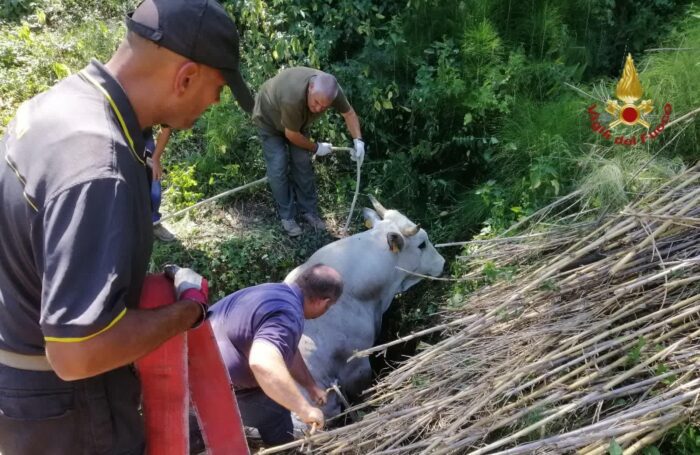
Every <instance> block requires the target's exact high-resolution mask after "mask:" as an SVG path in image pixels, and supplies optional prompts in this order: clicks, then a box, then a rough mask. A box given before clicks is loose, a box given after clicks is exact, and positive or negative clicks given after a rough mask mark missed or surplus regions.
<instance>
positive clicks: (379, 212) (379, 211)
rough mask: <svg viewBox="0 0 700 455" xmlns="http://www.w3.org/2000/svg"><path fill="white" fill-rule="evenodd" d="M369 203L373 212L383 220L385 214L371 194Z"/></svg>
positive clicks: (381, 206)
mask: <svg viewBox="0 0 700 455" xmlns="http://www.w3.org/2000/svg"><path fill="white" fill-rule="evenodd" d="M369 201H370V202H371V203H372V206H373V207H374V211H375V212H377V213H378V214H379V216H380V217H382V218H384V213H386V209H385V208H384V206H383V205H382V204H380V203H379V201H378V200H377V199H376V198H375V197H374V196H372V195H371V194H370V195H369Z"/></svg>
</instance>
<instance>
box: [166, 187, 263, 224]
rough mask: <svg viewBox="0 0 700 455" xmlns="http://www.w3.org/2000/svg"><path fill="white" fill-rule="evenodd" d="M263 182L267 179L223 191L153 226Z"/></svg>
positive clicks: (172, 214) (168, 216)
mask: <svg viewBox="0 0 700 455" xmlns="http://www.w3.org/2000/svg"><path fill="white" fill-rule="evenodd" d="M265 182H267V177H263V178H261V179H258V180H256V181H254V182H250V183H246V184H245V185H243V186H239V187H238V188H234V189H232V190H228V191H224V192H223V193H221V194H217V195H216V196H213V197H210V198H209V199H205V200H203V201H200V202H197V203H196V204H195V205H191V206H189V207H186V208H184V209H182V210H179V211H177V212H175V213H171V214H170V215H167V216H164V217H162V218H161V219H159V220H158V221H155V222H153V226H157V225H159V224H160V223H162V222H163V221H165V220H169V219H170V218H174V217H176V216H180V215H182V214H183V213H187V212H189V211H190V210H192V209H195V208H197V207H200V206H202V205H204V204H208V203H209V202H212V201H215V200H217V199H220V198H222V197H224V196H228V195H229V194H233V193H237V192H239V191H243V190H245V189H248V188H250V187H251V186H255V185H258V184H260V183H265Z"/></svg>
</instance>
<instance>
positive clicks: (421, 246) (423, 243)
mask: <svg viewBox="0 0 700 455" xmlns="http://www.w3.org/2000/svg"><path fill="white" fill-rule="evenodd" d="M418 249H420V250H422V249H425V240H423V241H422V242H420V245H418Z"/></svg>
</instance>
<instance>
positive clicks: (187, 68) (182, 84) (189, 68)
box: [175, 61, 201, 95]
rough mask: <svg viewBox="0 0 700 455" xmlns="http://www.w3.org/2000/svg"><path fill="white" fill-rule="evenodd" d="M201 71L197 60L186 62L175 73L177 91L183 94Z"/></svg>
mask: <svg viewBox="0 0 700 455" xmlns="http://www.w3.org/2000/svg"><path fill="white" fill-rule="evenodd" d="M200 72H201V68H200V66H199V65H198V64H197V63H195V62H190V61H188V62H185V63H183V64H182V65H180V68H179V69H178V70H177V73H175V92H176V93H177V94H178V95H183V94H184V93H185V92H186V91H187V89H188V88H189V87H190V86H191V85H192V81H193V79H194V78H195V77H197V76H198V75H199V73H200Z"/></svg>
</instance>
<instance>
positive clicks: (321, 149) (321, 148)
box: [314, 142, 333, 156]
mask: <svg viewBox="0 0 700 455" xmlns="http://www.w3.org/2000/svg"><path fill="white" fill-rule="evenodd" d="M316 145H317V146H318V147H317V148H316V153H314V155H315V156H326V155H328V154H329V153H331V152H332V151H333V145H331V143H330V142H318V143H317V144H316Z"/></svg>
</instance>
